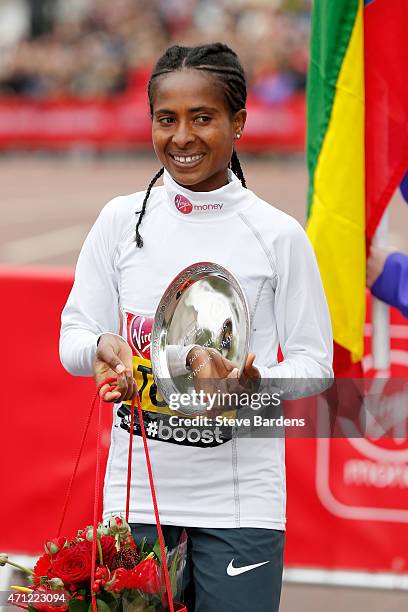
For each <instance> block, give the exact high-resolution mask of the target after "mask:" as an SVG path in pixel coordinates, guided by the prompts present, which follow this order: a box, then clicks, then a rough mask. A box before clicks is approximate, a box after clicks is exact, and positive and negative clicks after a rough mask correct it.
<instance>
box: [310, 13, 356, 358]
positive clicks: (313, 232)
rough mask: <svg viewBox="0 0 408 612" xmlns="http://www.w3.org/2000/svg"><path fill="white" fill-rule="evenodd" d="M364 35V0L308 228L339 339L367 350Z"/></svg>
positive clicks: (317, 177) (325, 143)
mask: <svg viewBox="0 0 408 612" xmlns="http://www.w3.org/2000/svg"><path fill="white" fill-rule="evenodd" d="M363 45H364V41H363V7H362V2H360V6H359V10H358V13H357V15H356V21H355V25H354V29H353V32H352V35H351V38H350V43H349V46H348V49H347V51H346V54H345V56H344V60H343V64H342V67H341V70H340V74H339V78H338V81H337V84H336V95H335V99H334V103H333V107H332V114H331V118H330V122H329V126H328V129H327V132H326V135H325V138H324V141H323V144H322V148H321V152H320V156H319V159H318V162H317V166H316V171H315V175H314V189H313V196H312V205H311V214H310V217H309V222H308V226H307V233H308V235H309V238H310V240H311V242H312V244H313V247H314V250H315V253H316V257H317V260H318V263H319V268H320V273H321V276H322V281H323V286H324V289H325V292H326V296H327V300H328V303H329V309H330V314H331V318H332V324H333V334H334V339H335V341H336V342H337V343H338V344H340V345H342V346H343V347H345V348H346V349H348V350H349V351H350V352H351V353H352V358H353V361H358V360H359V359H361V357H362V355H363V330H364V320H365V161H364V115H365V113H364V46H363Z"/></svg>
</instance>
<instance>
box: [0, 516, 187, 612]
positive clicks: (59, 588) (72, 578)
mask: <svg viewBox="0 0 408 612" xmlns="http://www.w3.org/2000/svg"><path fill="white" fill-rule="evenodd" d="M93 538H94V528H93V526H87V527H85V528H84V529H81V530H79V531H78V533H77V535H76V536H74V537H72V538H66V537H58V538H54V539H52V540H49V541H48V542H46V544H45V553H44V554H43V555H42V556H41V557H40V558H39V559H38V561H37V562H36V564H35V566H34V569H33V570H32V571H31V570H28V569H26V568H20V569H24V570H25V571H26V572H27V573H28V574H29V575H30V580H31V585H30V587H13V588H14V589H15V591H16V593H15V597H13V598H11V599H10V598H9V602H10V603H12V604H14V605H17V606H19V607H22V608H26V609H28V610H29V611H30V612H34V611H37V610H38V611H39V612H65V611H67V610H69V612H88V610H89V611H90V610H92V595H96V605H97V609H98V612H108V610H116V611H118V612H120V611H123V612H156V611H164V610H168V609H169V601H168V596H167V592H166V586H165V581H164V572H163V564H164V563H166V564H167V569H168V576H169V580H170V587H171V592H172V597H173V600H177V596H179V595H180V593H181V582H182V573H183V569H184V565H185V556H186V537H185V533H184V537H183V538H182V541H181V542H180V544H179V545H178V546H177V547H176V548H175V549H173V550H172V551H170V553H168V552H167V550H166V559H165V560H163V559H162V555H161V549H160V546H159V543H158V542H156V544H155V546H154V547H153V549H152V550H147V547H146V542H145V541H142V542H141V543H140V545H139V546H136V544H135V542H134V540H133V537H132V534H131V530H130V527H129V525H128V523H127V522H126V521H125V520H124V519H123V518H121V517H117V516H116V517H112V518H111V519H110V521H109V523H108V524H107V525H103V524H101V523H100V524H99V525H98V528H97V530H96V540H97V542H96V544H97V547H96V552H97V554H96V563H95V567H94V568H93V564H92V542H93ZM6 563H9V564H11V565H16V564H14V563H13V562H12V561H9V559H8V557H7V555H4V554H2V555H0V565H5V564H6ZM17 567H20V566H17ZM92 577H93V580H92ZM174 610H175V611H176V610H177V611H179V612H182V611H184V612H186V608H185V607H183V606H181V605H180V604H174Z"/></svg>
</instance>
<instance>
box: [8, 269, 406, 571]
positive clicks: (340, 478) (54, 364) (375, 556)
mask: <svg viewBox="0 0 408 612" xmlns="http://www.w3.org/2000/svg"><path fill="white" fill-rule="evenodd" d="M71 284H72V272H71V271H67V270H63V271H61V270H56V269H50V270H29V269H24V270H16V269H12V270H4V269H3V270H1V269H0V289H1V296H2V300H1V302H0V317H1V321H2V323H3V325H2V332H3V334H2V338H3V343H2V348H3V364H4V365H3V381H4V382H3V395H4V396H5V399H4V400H3V409H2V410H1V419H2V420H1V429H0V431H1V446H0V448H1V465H2V470H1V473H0V490H1V491H2V502H3V503H2V504H0V525H1V526H2V529H1V535H0V550H5V551H10V552H13V551H14V552H24V553H36V552H39V551H41V549H42V545H43V541H44V539H45V538H46V537H49V536H52V535H54V533H55V532H56V529H57V526H58V521H59V517H60V512H61V509H62V504H63V501H64V494H65V491H66V488H67V485H68V482H69V477H70V474H71V471H72V468H73V465H74V461H75V458H76V453H77V450H78V447H79V443H80V439H81V434H82V431H83V428H84V425H85V422H86V417H87V414H88V411H89V406H90V400H91V398H92V395H93V392H94V387H93V381H92V380H91V379H85V378H74V377H72V376H70V375H69V374H67V373H66V372H64V370H63V368H62V366H61V365H60V363H59V358H58V334H59V324H60V322H59V319H60V312H61V309H62V307H63V305H64V303H65V301H66V298H67V296H68V293H69V290H70V287H71ZM368 325H369V324H368ZM369 334H370V327H369V326H367V339H366V340H367V342H366V348H367V355H366V357H365V359H366V363H367V364H369V360H370V356H369V344H370V343H369ZM391 334H392V351H393V352H392V357H393V361H394V364H393V374H394V375H399V376H404V377H405V378H407V367H408V358H407V356H408V325H407V320H406V319H403V317H402V316H400V315H399V314H398V313H396V312H395V311H392V326H391ZM398 360H399V361H400V362H404V363H402V364H400V365H398V363H397V361H398ZM398 368H399V369H398ZM6 381H7V383H6ZM405 395H406V394H405ZM12 396H13V397H12ZM392 399H393V400H394V404H395V402H396V405H397V406H398V405H401V401H402V398H399V397H395V398H392ZM6 402H7V403H6ZM391 414H393V413H392V412H391ZM385 416H386V417H387V414H386V415H385ZM110 424H111V414H110V410H109V408H107V410H106V412H105V413H104V432H105V433H104V436H103V445H104V456H105V459H106V451H107V447H108V444H109V429H110ZM389 425H390V426H398V423H389ZM94 454H95V424H93V426H92V427H91V430H90V432H89V438H88V441H87V444H86V451H85V453H84V456H83V461H82V465H81V467H80V471H79V475H78V480H77V482H76V485H75V487H74V491H73V499H72V504H71V507H70V508H69V511H68V519H67V522H66V525H65V529H64V532H65V533H71V532H73V531H75V530H76V529H77V528H78V527H79V526H81V525H83V524H86V523H87V522H89V521H91V519H92V501H93V483H94V467H95V457H94ZM407 455H408V443H407V440H406V439H404V438H403V437H402V436H401V432H399V435H398V436H396V438H395V439H393V438H391V439H387V440H385V441H384V440H378V439H375V438H374V437H369V438H366V439H364V440H361V439H358V440H357V439H354V440H343V439H342V440H340V439H338V440H331V441H329V440H320V439H319V440H301V439H290V440H287V481H288V509H287V510H288V512H287V514H288V531H287V548H286V565H287V566H303V567H323V568H327V569H331V568H344V569H369V570H377V571H378V570H384V571H386V570H393V571H408V562H407V551H408V529H407V523H408V510H407V508H408V467H407V459H408V457H407Z"/></svg>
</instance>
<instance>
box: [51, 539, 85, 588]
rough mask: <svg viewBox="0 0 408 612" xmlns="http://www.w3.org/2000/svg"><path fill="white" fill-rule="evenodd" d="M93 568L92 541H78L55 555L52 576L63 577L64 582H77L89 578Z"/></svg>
mask: <svg viewBox="0 0 408 612" xmlns="http://www.w3.org/2000/svg"><path fill="white" fill-rule="evenodd" d="M91 568H92V547H91V544H90V542H87V541H84V542H78V544H75V545H74V546H71V547H70V548H63V549H62V550H60V551H59V552H58V553H57V554H56V555H55V557H54V560H53V563H52V567H51V575H49V577H50V578H61V580H62V581H63V583H64V584H77V583H80V582H84V581H85V580H88V579H89V578H90V576H91Z"/></svg>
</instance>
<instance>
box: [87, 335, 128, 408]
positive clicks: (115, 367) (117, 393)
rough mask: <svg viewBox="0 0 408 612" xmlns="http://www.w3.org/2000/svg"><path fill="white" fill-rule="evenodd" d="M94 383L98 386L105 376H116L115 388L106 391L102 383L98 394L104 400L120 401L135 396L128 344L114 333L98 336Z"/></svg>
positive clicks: (105, 386) (106, 387) (107, 386)
mask: <svg viewBox="0 0 408 612" xmlns="http://www.w3.org/2000/svg"><path fill="white" fill-rule="evenodd" d="M94 375H95V383H96V386H98V385H99V384H100V383H101V382H102V381H103V380H105V379H106V378H116V379H117V383H116V389H115V390H114V391H108V389H109V385H104V386H103V387H102V388H101V389H100V391H99V395H100V396H101V397H103V399H104V401H105V402H121V401H124V400H131V399H133V398H134V397H135V396H136V393H137V385H136V382H135V380H134V378H133V355H132V349H131V348H130V346H129V345H128V344H127V342H125V340H123V339H122V338H120V337H119V336H115V335H114V334H103V335H102V336H101V337H100V338H99V342H98V347H97V349H96V354H95V360H94Z"/></svg>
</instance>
